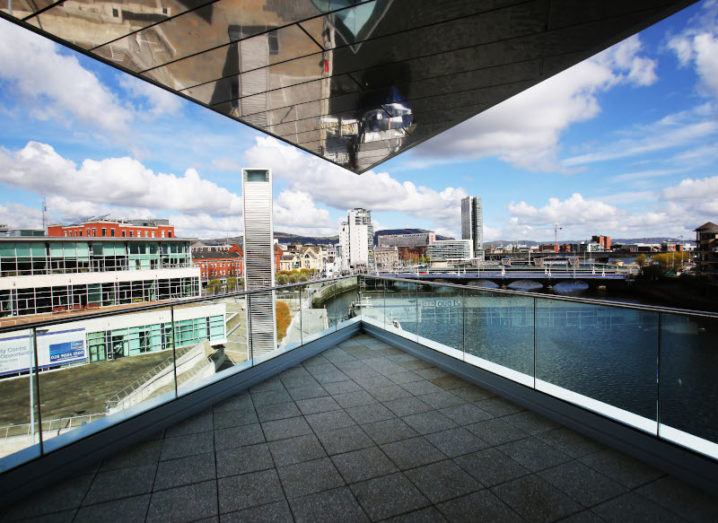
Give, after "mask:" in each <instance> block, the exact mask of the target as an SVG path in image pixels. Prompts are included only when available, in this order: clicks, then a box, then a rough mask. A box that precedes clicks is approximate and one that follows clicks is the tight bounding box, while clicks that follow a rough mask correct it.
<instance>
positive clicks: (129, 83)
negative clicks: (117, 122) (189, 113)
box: [120, 75, 182, 116]
mask: <svg viewBox="0 0 718 523" xmlns="http://www.w3.org/2000/svg"><path fill="white" fill-rule="evenodd" d="M120 86H121V87H122V88H123V89H124V90H125V91H126V92H127V93H129V94H130V95H131V96H132V97H133V98H134V99H135V101H136V102H139V103H144V104H146V107H145V106H142V105H140V106H139V107H137V108H136V109H137V110H140V111H143V112H149V113H150V115H151V116H160V115H167V114H174V113H176V112H177V111H179V109H180V108H181V107H182V99H181V98H180V97H179V96H177V95H176V94H173V93H170V92H169V91H165V90H164V89H160V88H159V87H157V86H155V85H152V84H151V83H149V82H145V81H144V80H140V79H139V78H135V77H134V76H130V75H123V76H122V77H121V78H120Z"/></svg>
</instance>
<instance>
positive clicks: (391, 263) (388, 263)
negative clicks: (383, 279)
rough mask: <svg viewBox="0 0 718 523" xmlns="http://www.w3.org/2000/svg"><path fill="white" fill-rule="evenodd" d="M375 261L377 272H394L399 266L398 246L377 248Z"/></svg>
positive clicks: (375, 249)
mask: <svg viewBox="0 0 718 523" xmlns="http://www.w3.org/2000/svg"><path fill="white" fill-rule="evenodd" d="M374 260H375V262H376V270H377V271H380V272H382V271H383V272H389V271H393V270H394V269H396V268H397V267H398V265H399V248H398V247H396V246H393V247H375V248H374Z"/></svg>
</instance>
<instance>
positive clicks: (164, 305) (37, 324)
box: [0, 275, 358, 334]
mask: <svg viewBox="0 0 718 523" xmlns="http://www.w3.org/2000/svg"><path fill="white" fill-rule="evenodd" d="M357 276H358V275H350V276H339V277H337V278H327V279H324V280H309V281H305V282H301V283H290V284H288V285H275V286H274V287H262V288H261V289H252V290H250V291H234V292H228V293H225V294H213V295H212V296H199V297H196V298H179V299H174V300H164V301H161V302H157V303H151V304H148V305H139V306H132V307H126V308H122V309H114V310H111V311H98V312H91V313H88V314H78V315H77V316H66V317H63V318H52V319H48V320H36V321H28V322H27V323H22V324H18V325H8V326H7V327H0V334H4V333H6V332H17V331H21V330H27V329H32V328H41V327H49V326H52V325H60V324H63V323H69V322H71V321H82V320H92V319H95V318H107V317H109V316H120V315H123V314H133V313H136V312H145V311H150V310H156V309H168V308H170V307H174V306H178V305H187V304H192V303H206V302H208V301H214V300H216V299H220V298H236V297H242V296H249V295H252V294H263V293H265V292H271V291H275V290H282V289H290V288H293V287H302V286H306V285H314V284H317V283H331V282H335V281H339V280H345V279H347V278H356V277H357ZM8 318H10V317H8ZM19 318H22V316H19ZM2 319H3V318H0V320H2Z"/></svg>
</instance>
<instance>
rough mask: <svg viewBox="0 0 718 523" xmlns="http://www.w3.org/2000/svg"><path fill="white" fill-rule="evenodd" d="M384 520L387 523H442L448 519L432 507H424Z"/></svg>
mask: <svg viewBox="0 0 718 523" xmlns="http://www.w3.org/2000/svg"><path fill="white" fill-rule="evenodd" d="M384 521H386V522H387V523H443V522H445V521H448V520H447V519H446V518H445V517H444V516H443V515H442V514H441V512H439V511H438V510H436V509H435V508H434V507H426V508H421V509H419V510H414V511H412V512H408V513H406V514H402V515H400V516H394V517H393V518H389V519H386V520H384Z"/></svg>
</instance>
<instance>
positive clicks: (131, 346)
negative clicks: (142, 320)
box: [87, 315, 225, 362]
mask: <svg viewBox="0 0 718 523" xmlns="http://www.w3.org/2000/svg"><path fill="white" fill-rule="evenodd" d="M224 337H225V325H224V316H222V315H219V316H208V317H204V318H195V319H190V320H181V321H177V322H175V326H174V329H172V323H157V324H153V325H142V326H138V327H128V328H124V329H113V330H107V331H100V332H89V333H87V348H88V352H89V356H90V361H91V362H96V361H104V360H111V359H117V358H124V357H128V356H136V355H138V354H144V353H147V352H158V351H162V350H166V349H171V348H172V347H173V340H174V339H175V338H176V340H177V343H176V344H175V347H176V348H182V347H188V346H192V345H195V344H197V343H199V342H200V341H202V340H209V341H219V340H222V339H224Z"/></svg>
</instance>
